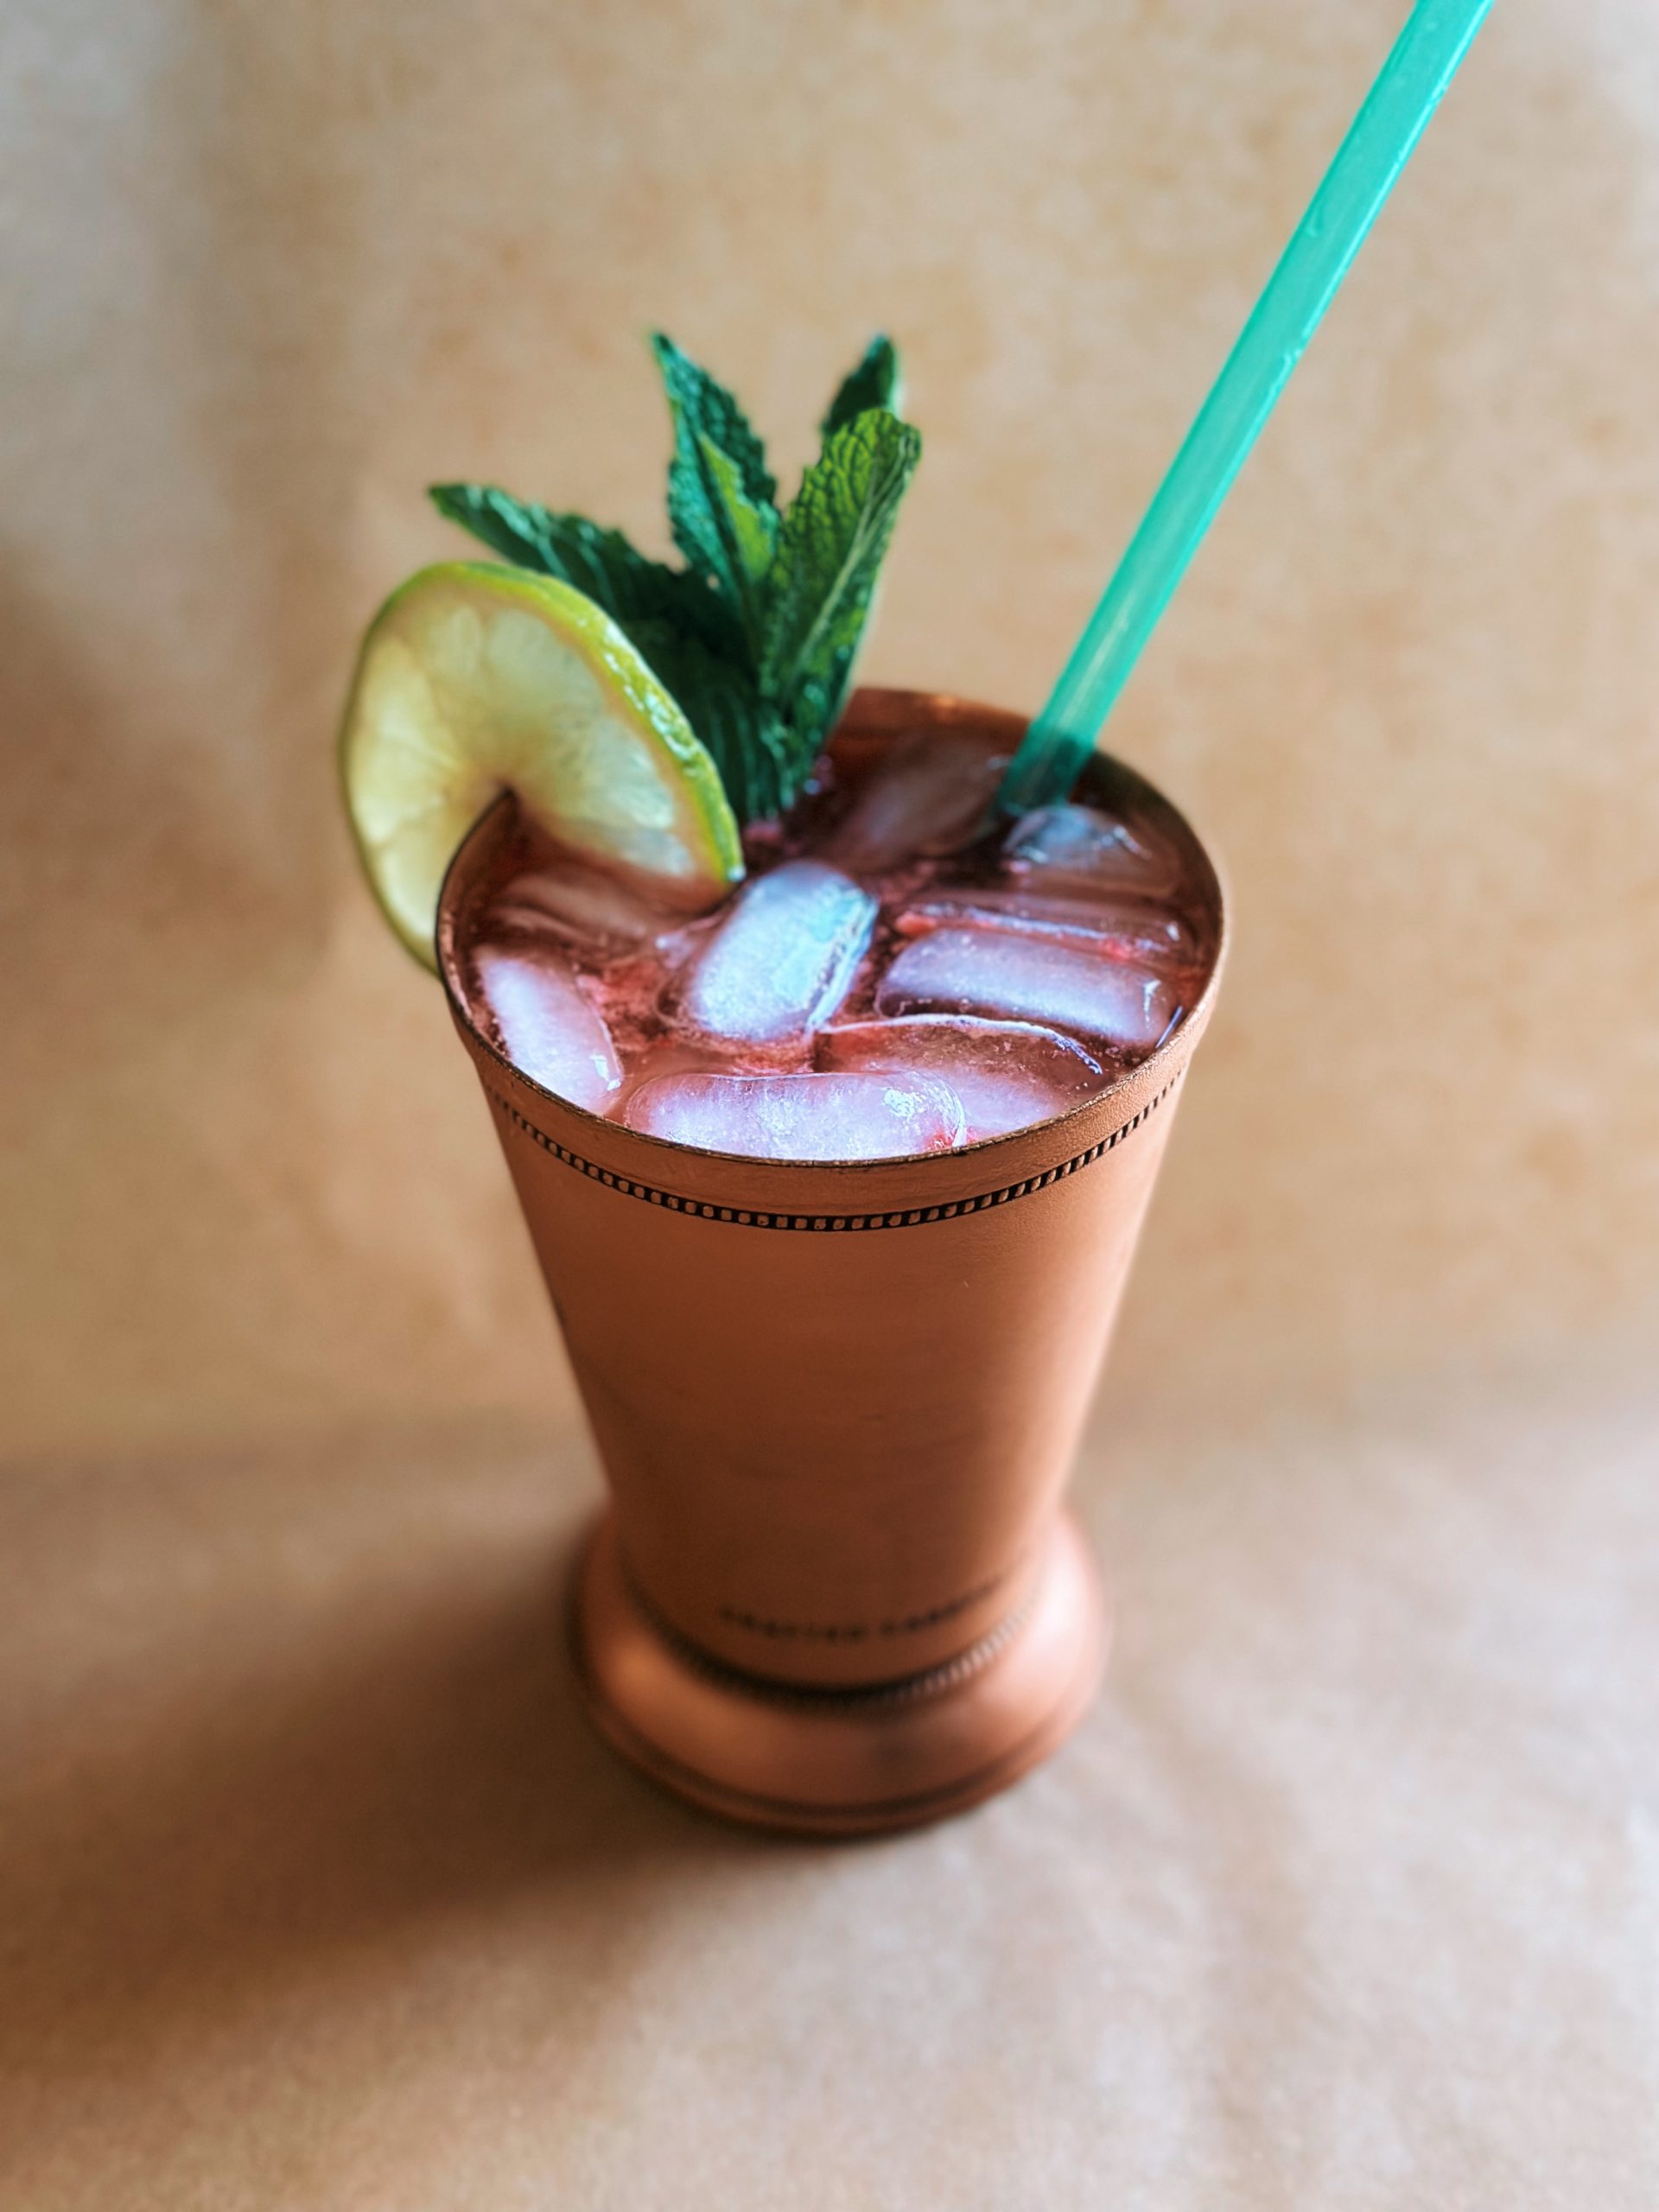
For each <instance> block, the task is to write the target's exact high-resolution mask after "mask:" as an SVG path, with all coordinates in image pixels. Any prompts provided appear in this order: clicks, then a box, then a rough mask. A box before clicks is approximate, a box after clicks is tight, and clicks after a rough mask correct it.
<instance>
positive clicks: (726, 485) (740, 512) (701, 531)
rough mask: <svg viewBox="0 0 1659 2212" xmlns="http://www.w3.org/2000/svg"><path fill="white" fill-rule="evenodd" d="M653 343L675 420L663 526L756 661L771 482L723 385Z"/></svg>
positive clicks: (755, 441) (664, 344)
mask: <svg viewBox="0 0 1659 2212" xmlns="http://www.w3.org/2000/svg"><path fill="white" fill-rule="evenodd" d="M651 342H652V350H653V351H654V352H655V353H656V356H657V365H658V368H659V369H660V370H661V371H662V374H663V383H664V387H665V389H666V391H667V393H668V401H669V408H670V410H671V413H672V415H673V418H674V457H673V459H672V460H671V461H670V463H669V468H668V519H669V527H670V529H671V531H673V533H674V542H675V543H676V544H677V546H678V547H679V549H680V550H681V552H682V553H683V554H684V556H685V558H686V561H687V563H688V564H689V565H690V568H691V569H693V570H694V571H695V572H696V574H697V575H702V576H703V577H706V578H707V579H708V581H709V582H710V583H712V584H713V585H714V586H715V588H716V589H717V590H718V591H719V592H720V593H721V595H722V596H723V597H724V598H725V600H726V601H727V603H728V606H729V607H731V609H732V611H733V613H734V614H735V615H736V616H737V619H738V620H739V622H740V624H741V626H742V630H743V634H744V636H745V638H746V639H747V642H748V645H749V650H750V653H751V656H752V657H755V658H758V656H759V653H760V620H761V607H760V585H761V583H762V582H763V581H764V579H765V576H766V570H767V569H768V568H769V567H770V566H771V563H772V548H773V546H774V544H775V543H776V540H777V534H778V510H777V506H776V505H775V504H774V501H775V498H776V493H777V490H778V486H777V483H776V480H774V478H773V477H772V474H771V472H770V470H769V469H768V468H767V467H766V454H765V450H764V448H762V446H761V443H760V439H759V438H758V437H757V436H756V435H755V434H754V432H753V429H751V428H750V427H749V423H748V418H747V416H745V414H744V412H743V410H742V409H741V407H740V406H739V405H738V404H737V402H736V400H735V399H734V398H733V397H732V395H731V393H730V392H729V391H727V389H726V387H725V385H722V384H718V383H716V382H715V378H713V377H711V376H710V375H709V372H708V371H707V370H706V369H702V368H699V367H698V365H697V364H696V362H695V361H694V360H692V359H690V356H689V355H688V354H685V353H681V351H680V349H679V347H678V346H676V345H675V343H674V342H673V340H671V339H670V338H665V337H664V336H663V335H662V334H661V333H660V332H658V334H656V335H655V336H654V337H653V338H652V341H651Z"/></svg>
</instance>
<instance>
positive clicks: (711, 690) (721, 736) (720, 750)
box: [624, 619, 789, 823]
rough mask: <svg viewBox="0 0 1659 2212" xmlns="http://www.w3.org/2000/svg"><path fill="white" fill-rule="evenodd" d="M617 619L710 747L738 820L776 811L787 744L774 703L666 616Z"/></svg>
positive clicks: (745, 675)
mask: <svg viewBox="0 0 1659 2212" xmlns="http://www.w3.org/2000/svg"><path fill="white" fill-rule="evenodd" d="M624 628H625V629H626V632H627V634H628V637H629V639H631V640H632V643H633V644H634V645H636V646H637V647H638V648H639V652H640V654H641V655H642V656H643V658H645V660H646V661H647V662H649V664H650V665H651V668H652V673H653V674H654V675H655V676H657V677H658V678H659V680H660V681H661V682H662V683H664V684H666V685H667V687H668V689H669V690H670V691H671V692H672V693H673V695H674V697H675V699H676V701H677V703H678V705H679V708H680V711H681V712H682V713H683V715H684V716H685V718H686V720H687V721H689V722H690V725H691V727H692V728H693V730H694V731H695V732H696V734H697V736H698V737H699V738H700V739H701V740H702V743H703V744H704V745H705V746H706V747H708V749H709V753H710V755H711V756H712V758H713V760H714V763H715V767H716V768H718V769H719V771H720V779H721V783H722V784H723V785H725V787H726V796H727V798H728V799H730V801H731V803H732V809H733V811H734V813H735V814H736V816H737V818H738V820H739V821H740V822H742V823H749V822H760V821H764V820H765V819H766V817H768V816H770V815H774V814H780V813H781V812H782V811H783V809H784V805H785V799H784V791H785V784H786V781H787V775H786V770H787V765H788V760H789V745H788V741H787V737H786V734H785V730H784V727H783V723H782V721H781V719H780V717H779V715H778V712H777V709H775V708H773V707H772V706H770V705H769V704H767V703H766V702H765V701H764V700H762V699H761V697H760V695H759V693H758V692H757V691H756V690H755V688H754V680H753V677H751V676H750V675H749V674H748V673H747V671H746V670H744V669H741V668H737V667H734V665H733V664H732V663H731V662H730V661H729V660H726V659H723V658H721V656H720V655H719V654H717V653H714V652H710V651H709V647H708V646H707V645H704V644H703V643H702V641H701V639H697V638H695V637H692V636H690V635H689V634H688V633H687V632H685V631H684V630H683V629H680V628H678V627H677V626H676V625H675V624H674V623H673V622H672V621H670V620H662V619H647V620H640V621H634V622H628V623H625V624H624Z"/></svg>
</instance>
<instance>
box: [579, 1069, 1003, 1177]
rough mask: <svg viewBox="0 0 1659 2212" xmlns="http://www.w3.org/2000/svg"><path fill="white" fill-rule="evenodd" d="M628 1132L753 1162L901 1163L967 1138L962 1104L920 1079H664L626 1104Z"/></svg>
mask: <svg viewBox="0 0 1659 2212" xmlns="http://www.w3.org/2000/svg"><path fill="white" fill-rule="evenodd" d="M622 1118H623V1120H624V1122H626V1124H627V1126H628V1128H631V1129H639V1130H641V1131H643V1132H644V1134H645V1135H647V1136H653V1137H669V1138H671V1139H672V1141H674V1142H675V1143H676V1144H689V1145H696V1147H699V1148H700V1149H701V1150H702V1151H705V1152H736V1153H741V1154H743V1155H744V1156H745V1157H746V1158H747V1159H751V1160H897V1159H901V1158H903V1157H905V1156H906V1154H911V1153H918V1152H948V1151H949V1150H950V1148H951V1147H952V1146H954V1145H958V1144H960V1143H961V1142H962V1140H963V1112H962V1103H961V1101H960V1100H959V1099H958V1098H957V1096H956V1094H955V1092H954V1091H953V1090H950V1086H949V1085H948V1084H943V1083H940V1082H938V1081H937V1080H935V1079H934V1078H932V1077H928V1076H921V1075H877V1074H870V1073H866V1072H859V1073H855V1074H848V1075H837V1074H831V1075H669V1076H661V1077H656V1078H654V1079H653V1080H652V1081H650V1082H646V1083H642V1084H640V1085H639V1089H638V1090H636V1091H634V1092H633V1094H632V1096H631V1097H630V1098H629V1100H628V1103H627V1104H626V1107H625V1109H623V1115H622Z"/></svg>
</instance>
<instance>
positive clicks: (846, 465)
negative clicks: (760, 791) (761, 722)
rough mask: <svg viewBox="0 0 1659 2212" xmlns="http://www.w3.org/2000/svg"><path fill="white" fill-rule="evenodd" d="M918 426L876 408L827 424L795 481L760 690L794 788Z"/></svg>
mask: <svg viewBox="0 0 1659 2212" xmlns="http://www.w3.org/2000/svg"><path fill="white" fill-rule="evenodd" d="M921 451H922V440H921V433H920V432H919V431H918V430H917V429H915V428H914V427H913V425H912V424H911V423H901V422H900V421H899V417H898V416H896V415H893V414H890V413H889V412H888V411H887V410H886V409H884V408H870V409H868V410H866V411H865V412H864V413H863V414H861V415H858V416H855V417H854V419H853V420H852V421H851V422H850V423H843V424H842V427H841V428H840V429H838V430H836V431H835V432H833V433H832V434H831V435H830V437H829V441H828V442H827V443H826V444H825V446H824V448H823V453H822V454H821V455H820V456H819V458H818V459H817V461H814V462H813V464H812V466H811V467H810V468H809V469H808V470H807V472H806V474H805V475H804V477H803V478H802V480H801V488H800V491H799V493H798V495H797V497H796V499H795V501H794V504H793V505H791V508H790V510H789V512H788V513H787V514H786V515H785V517H784V522H783V528H782V529H781V530H780V531H779V536H778V552H777V557H776V559H775V561H774V563H773V564H772V574H771V575H770V577H769V578H768V580H767V587H766V644H765V650H764V652H763V653H762V656H761V662H760V693H761V696H762V697H763V698H765V699H769V700H771V701H772V702H773V704H774V705H775V706H776V707H777V708H778V709H779V713H780V714H781V715H783V717H784V720H785V723H786V724H787V726H788V728H789V732H790V741H791V782H792V785H793V788H792V789H791V791H790V792H789V796H790V798H793V797H794V796H795V793H796V791H798V790H799V789H800V787H801V785H803V784H804V782H805V780H806V778H807V776H808V775H809V774H810V771H811V766H812V762H813V761H814V760H816V758H817V754H818V752H819V750H820V749H821V747H822V746H823V742H824V741H825V740H826V739H827V737H828V736H829V730H830V728H831V725H832V724H833V722H834V721H835V718H836V715H837V714H838V713H839V711H840V709H841V702H842V698H843V697H844V696H845V695H846V690H847V686H848V684H849V682H850V680H851V677H852V671H853V662H854V659H855V656H856V654H857V651H858V645H859V640H860V638H861V635H862V633H863V629H864V621H865V617H866V616H867V615H868V613H869V608H870V600H871V596H872V594H874V589H875V582H876V578H877V575H879V574H880V568H881V562H882V559H883V556H885V554H886V552H887V544H888V542H889V540H890V539H891V537H892V536H893V524H894V522H895V521H896V520H897V518H898V513H899V501H900V500H901V499H903V497H904V495H905V489H906V486H907V485H908V484H909V482H910V480H911V478H912V476H913V475H914V474H915V472H916V464H917V462H918V460H919V459H920V458H921Z"/></svg>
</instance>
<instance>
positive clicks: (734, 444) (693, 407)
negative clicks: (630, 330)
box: [651, 330, 778, 506]
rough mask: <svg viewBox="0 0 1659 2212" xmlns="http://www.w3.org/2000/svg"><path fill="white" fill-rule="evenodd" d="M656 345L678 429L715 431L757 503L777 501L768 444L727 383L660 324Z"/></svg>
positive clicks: (653, 344) (711, 433)
mask: <svg viewBox="0 0 1659 2212" xmlns="http://www.w3.org/2000/svg"><path fill="white" fill-rule="evenodd" d="M651 350H652V353H654V354H655V355H656V356H657V366H658V369H659V370H660V371H661V372H662V378H663V385H664V389H665V390H666V391H667V393H668V404H669V406H670V408H671V410H672V412H673V416H674V429H675V433H676V435H678V434H679V432H680V430H681V429H682V426H684V427H685V428H686V429H687V431H688V434H689V435H691V436H693V437H695V436H696V435H699V434H702V435H707V436H709V437H711V438H712V439H713V440H714V442H715V444H716V445H717V446H718V447H719V448H721V452H722V453H728V454H730V455H731V457H732V459H733V460H734V461H735V462H736V463H737V465H738V468H739V471H740V472H741V481H742V486H743V491H744V494H745V496H746V497H747V498H748V499H753V501H754V503H755V505H757V506H771V505H773V504H774V503H775V501H776V499H777V497H778V484H777V480H776V479H775V478H774V477H773V476H772V473H771V471H770V470H769V469H768V468H767V467H766V448H765V447H764V446H763V445H762V444H761V442H760V439H759V437H758V436H757V435H755V433H754V431H753V429H752V428H751V427H750V423H749V419H748V417H747V415H745V413H744V412H743V410H742V409H741V407H740V406H739V405H738V404H737V402H736V400H735V399H734V397H732V395H731V393H730V392H729V391H727V389H726V387H725V385H723V384H721V383H719V382H718V381H717V380H716V379H715V378H714V377H711V376H710V375H709V372H708V370H707V369H704V368H699V367H698V365H697V364H696V362H695V361H694V360H693V359H691V356H690V354H689V353H682V352H681V351H680V349H679V347H678V346H677V345H676V344H675V343H674V340H672V339H671V338H668V337H665V336H664V334H663V333H662V332H661V331H660V330H658V331H654V332H653V333H652V340H651Z"/></svg>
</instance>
